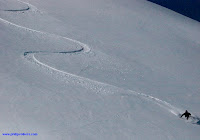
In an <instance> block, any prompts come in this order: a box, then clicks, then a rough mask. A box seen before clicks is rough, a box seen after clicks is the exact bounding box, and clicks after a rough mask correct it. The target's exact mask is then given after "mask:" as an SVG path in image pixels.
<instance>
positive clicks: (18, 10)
mask: <svg viewBox="0 0 200 140" xmlns="http://www.w3.org/2000/svg"><path fill="white" fill-rule="evenodd" d="M29 9H30V7H27V8H25V9H16V10H4V11H9V12H22V11H28V10H29Z"/></svg>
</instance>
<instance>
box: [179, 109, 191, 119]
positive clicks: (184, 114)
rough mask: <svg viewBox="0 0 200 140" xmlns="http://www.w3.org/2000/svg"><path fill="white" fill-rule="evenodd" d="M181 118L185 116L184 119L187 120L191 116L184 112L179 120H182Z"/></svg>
mask: <svg viewBox="0 0 200 140" xmlns="http://www.w3.org/2000/svg"><path fill="white" fill-rule="evenodd" d="M183 116H185V117H186V118H187V120H188V118H189V117H190V116H191V114H190V113H189V112H188V111H187V110H186V111H185V113H183V114H182V115H181V118H182V117H183Z"/></svg>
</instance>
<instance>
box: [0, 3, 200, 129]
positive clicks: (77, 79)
mask: <svg viewBox="0 0 200 140" xmlns="http://www.w3.org/2000/svg"><path fill="white" fill-rule="evenodd" d="M18 1H19V2H21V3H24V4H27V5H28V8H27V9H19V10H5V11H12V12H15V11H28V10H32V11H36V10H37V8H36V7H35V6H33V5H31V4H29V3H26V2H22V1H20V0H18ZM0 21H1V22H3V23H5V24H8V25H10V26H14V27H17V28H20V29H23V30H26V31H30V32H33V33H38V34H42V35H48V36H52V37H55V38H63V39H66V40H68V41H72V42H74V43H75V44H77V45H79V46H80V47H81V48H80V49H77V50H73V51H62V52H47V51H28V52H24V57H25V58H27V60H29V61H31V62H33V63H35V64H37V65H39V66H41V67H43V68H44V69H46V70H48V71H50V72H51V73H56V74H57V75H61V76H62V78H64V79H65V80H66V81H68V82H72V83H75V84H79V85H81V86H83V87H85V88H87V89H90V90H95V91H96V93H101V94H103V93H104V94H106V95H108V94H115V92H116V91H122V93H123V91H124V92H127V91H128V94H127V93H126V94H120V95H134V96H140V97H143V98H145V99H146V100H150V101H152V102H153V103H156V104H157V105H159V106H160V107H162V108H164V109H166V110H167V111H169V112H170V113H172V114H174V115H175V116H179V114H180V112H183V110H182V109H179V108H177V107H174V106H173V105H171V104H170V103H168V102H166V101H163V100H161V99H158V98H156V97H153V96H150V95H146V94H144V93H138V92H135V91H133V90H127V89H123V88H120V87H117V86H114V85H110V84H107V83H102V82H99V81H95V80H92V79H88V78H86V77H81V76H78V75H75V74H72V73H68V72H65V71H62V70H59V69H56V68H54V67H51V66H49V65H47V64H45V63H42V62H41V61H39V60H38V59H36V58H35V54H42V53H45V54H46V53H49V54H50V53H62V54H69V53H80V52H83V53H88V52H90V48H89V47H88V45H86V44H84V43H82V42H79V41H77V40H73V39H71V38H67V37H63V36H59V35H55V34H50V33H47V32H42V31H37V30H34V29H30V28H26V27H23V26H20V25H17V24H15V23H12V22H9V21H7V20H4V19H2V18H0ZM193 118H196V121H195V122H192V123H194V124H198V125H199V121H200V119H199V118H198V117H197V116H196V117H193Z"/></svg>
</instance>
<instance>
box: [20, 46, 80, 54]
mask: <svg viewBox="0 0 200 140" xmlns="http://www.w3.org/2000/svg"><path fill="white" fill-rule="evenodd" d="M83 50H84V48H83V47H82V48H81V49H79V50H73V51H61V52H59V51H58V52H47V51H28V52H24V56H26V55H28V54H36V53H40V54H42V53H45V54H47V53H48V54H50V53H61V54H68V53H78V52H81V51H83Z"/></svg>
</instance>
